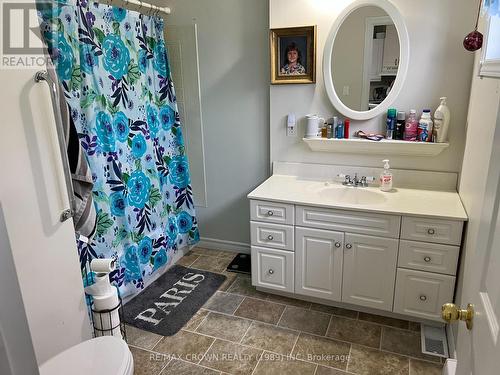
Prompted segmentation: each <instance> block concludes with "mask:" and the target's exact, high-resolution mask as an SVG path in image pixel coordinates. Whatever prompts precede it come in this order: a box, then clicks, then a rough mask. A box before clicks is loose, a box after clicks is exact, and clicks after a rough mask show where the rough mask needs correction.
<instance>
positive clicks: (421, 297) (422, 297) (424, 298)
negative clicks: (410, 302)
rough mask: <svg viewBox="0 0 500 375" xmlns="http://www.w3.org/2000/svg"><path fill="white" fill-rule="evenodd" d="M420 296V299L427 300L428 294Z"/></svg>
mask: <svg viewBox="0 0 500 375" xmlns="http://www.w3.org/2000/svg"><path fill="white" fill-rule="evenodd" d="M419 298H420V301H427V296H426V295H424V294H421V295H420V297H419Z"/></svg>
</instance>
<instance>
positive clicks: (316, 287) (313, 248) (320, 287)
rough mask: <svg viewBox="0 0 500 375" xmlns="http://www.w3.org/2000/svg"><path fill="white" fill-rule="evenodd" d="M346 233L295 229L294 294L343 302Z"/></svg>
mask: <svg viewBox="0 0 500 375" xmlns="http://www.w3.org/2000/svg"><path fill="white" fill-rule="evenodd" d="M343 239H344V234H343V233H342V232H333V231H327V230H321V229H312V228H301V227H296V229H295V244H296V248H295V293H297V294H303V295H306V296H313V297H319V298H324V299H329V300H332V301H340V299H341V295H342V293H341V290H342V257H343V254H342V248H343V245H344V243H343V242H344V241H343Z"/></svg>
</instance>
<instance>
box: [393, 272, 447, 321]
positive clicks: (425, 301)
mask: <svg viewBox="0 0 500 375" xmlns="http://www.w3.org/2000/svg"><path fill="white" fill-rule="evenodd" d="M454 287H455V277H453V276H448V275H440V274H437V273H431V272H422V271H413V270H405V269H402V268H399V269H398V276H397V281H396V293H395V296H394V312H396V313H400V314H405V315H412V316H416V317H420V318H424V319H432V320H436V321H439V322H441V321H442V320H441V306H442V305H443V303H446V302H449V301H453V289H454Z"/></svg>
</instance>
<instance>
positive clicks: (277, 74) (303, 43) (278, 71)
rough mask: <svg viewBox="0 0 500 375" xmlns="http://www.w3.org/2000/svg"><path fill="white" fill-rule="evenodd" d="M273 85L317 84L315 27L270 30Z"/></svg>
mask: <svg viewBox="0 0 500 375" xmlns="http://www.w3.org/2000/svg"><path fill="white" fill-rule="evenodd" d="M269 40H270V56H271V84H273V85H281V84H293V83H305V84H307V83H316V25H314V26H300V27H287V28H279V29H271V30H270V33H269Z"/></svg>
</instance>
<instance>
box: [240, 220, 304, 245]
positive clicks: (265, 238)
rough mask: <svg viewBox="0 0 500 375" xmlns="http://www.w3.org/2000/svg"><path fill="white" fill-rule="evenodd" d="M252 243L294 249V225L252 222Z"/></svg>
mask: <svg viewBox="0 0 500 375" xmlns="http://www.w3.org/2000/svg"><path fill="white" fill-rule="evenodd" d="M250 232H251V234H250V236H251V239H252V245H256V246H266V247H274V248H276V249H281V250H290V251H293V241H294V239H293V237H294V235H293V226H291V225H281V224H271V223H260V222H258V221H251V222H250Z"/></svg>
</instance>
